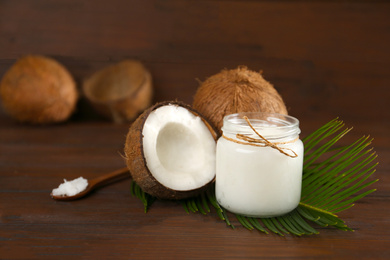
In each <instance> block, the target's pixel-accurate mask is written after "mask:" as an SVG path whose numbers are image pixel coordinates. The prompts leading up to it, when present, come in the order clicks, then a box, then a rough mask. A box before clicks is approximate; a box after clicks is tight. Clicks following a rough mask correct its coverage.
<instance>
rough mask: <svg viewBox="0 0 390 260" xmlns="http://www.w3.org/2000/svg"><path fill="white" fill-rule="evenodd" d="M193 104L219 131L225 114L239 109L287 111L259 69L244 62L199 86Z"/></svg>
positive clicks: (241, 110) (281, 112) (249, 110)
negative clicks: (248, 66) (254, 69)
mask: <svg viewBox="0 0 390 260" xmlns="http://www.w3.org/2000/svg"><path fill="white" fill-rule="evenodd" d="M192 106H193V108H194V109H196V110H197V111H199V113H201V114H202V115H203V116H204V117H205V118H206V119H207V120H208V121H209V122H211V123H212V124H213V125H214V127H215V128H216V129H218V131H219V133H221V127H222V125H223V118H224V117H225V116H226V115H229V114H234V113H239V112H269V113H279V114H287V109H286V106H285V104H284V102H283V100H282V97H281V96H280V95H279V93H278V92H277V91H276V90H275V88H274V87H273V86H272V84H271V83H269V82H268V81H266V80H265V79H264V78H263V77H262V75H261V74H260V73H258V72H255V71H251V70H249V69H248V68H247V67H245V66H240V67H238V68H237V69H232V70H222V71H221V72H220V73H218V74H215V75H213V76H211V77H209V78H208V79H207V80H206V81H204V82H203V83H202V84H201V85H200V86H199V88H198V90H197V92H196V94H195V96H194V101H193V105H192Z"/></svg>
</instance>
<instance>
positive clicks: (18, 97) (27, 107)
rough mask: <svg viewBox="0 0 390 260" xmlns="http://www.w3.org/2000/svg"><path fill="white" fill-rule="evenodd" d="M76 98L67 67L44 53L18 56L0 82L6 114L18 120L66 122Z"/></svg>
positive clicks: (76, 93) (0, 91)
mask: <svg viewBox="0 0 390 260" xmlns="http://www.w3.org/2000/svg"><path fill="white" fill-rule="evenodd" d="M77 97H78V92H77V88H76V84H75V82H74V80H73V78H72V76H71V75H70V73H69V72H68V71H67V70H66V68H65V67H64V66H62V65H61V64H60V63H58V62H57V61H55V60H54V59H51V58H48V57H44V56H38V55H29V56H25V57H22V58H20V59H19V60H17V61H16V62H15V64H13V66H11V68H10V69H9V70H8V71H7V72H6V73H5V74H4V76H3V78H2V80H1V83H0V98H1V101H2V104H3V107H4V109H5V111H6V113H8V114H9V115H10V116H11V117H13V118H15V119H16V120H18V121H20V122H27V123H32V124H49V123H57V122H62V121H65V120H67V119H68V118H69V117H70V115H71V114H72V113H73V111H74V109H75V107H76V102H77Z"/></svg>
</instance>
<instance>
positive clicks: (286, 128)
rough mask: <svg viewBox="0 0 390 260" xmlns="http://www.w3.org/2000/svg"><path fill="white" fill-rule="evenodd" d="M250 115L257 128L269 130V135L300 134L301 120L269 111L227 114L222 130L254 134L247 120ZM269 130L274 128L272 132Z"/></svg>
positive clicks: (267, 134) (277, 136)
mask: <svg viewBox="0 0 390 260" xmlns="http://www.w3.org/2000/svg"><path fill="white" fill-rule="evenodd" d="M244 116H246V117H248V119H249V121H250V123H251V124H252V126H253V127H254V128H255V129H256V130H259V131H261V130H268V133H266V134H265V135H266V136H267V137H271V138H272V137H274V138H280V137H282V136H290V135H299V133H300V132H301V131H300V129H299V120H298V119H297V118H295V117H292V116H289V115H284V114H278V113H268V112H241V113H235V114H230V115H226V116H225V117H224V119H223V126H222V131H223V132H224V133H226V132H228V133H240V134H252V133H253V130H252V129H251V128H250V126H249V125H248V123H247V122H246V121H245V119H244ZM269 130H272V133H270V131H269Z"/></svg>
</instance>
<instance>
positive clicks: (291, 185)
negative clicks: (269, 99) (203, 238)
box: [216, 112, 304, 217]
mask: <svg viewBox="0 0 390 260" xmlns="http://www.w3.org/2000/svg"><path fill="white" fill-rule="evenodd" d="M222 132H223V135H222V137H220V138H219V140H218V142H217V157H216V160H217V163H216V197H217V201H218V203H219V204H220V205H221V206H222V207H224V208H225V209H226V210H228V211H230V212H233V213H237V214H241V215H245V216H250V217H274V216H279V215H283V214H285V213H288V212H290V211H292V210H293V209H295V208H296V207H297V206H298V204H299V202H300V198H301V185H302V168H303V150H304V148H303V143H302V141H301V140H300V139H299V133H300V129H299V121H298V120H297V119H296V118H294V117H291V116H287V115H281V114H275V113H260V112H255V113H238V114H232V115H228V116H225V118H224V120H223V127H222ZM256 132H257V133H256Z"/></svg>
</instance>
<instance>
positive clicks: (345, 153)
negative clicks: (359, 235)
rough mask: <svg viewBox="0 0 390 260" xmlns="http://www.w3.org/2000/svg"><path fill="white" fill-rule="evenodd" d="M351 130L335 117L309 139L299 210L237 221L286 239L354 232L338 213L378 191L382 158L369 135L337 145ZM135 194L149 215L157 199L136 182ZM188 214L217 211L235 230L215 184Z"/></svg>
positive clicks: (189, 205)
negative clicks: (324, 231)
mask: <svg viewBox="0 0 390 260" xmlns="http://www.w3.org/2000/svg"><path fill="white" fill-rule="evenodd" d="M350 130H351V129H350V128H344V123H343V122H342V121H340V120H338V119H334V120H332V121H330V122H328V123H327V124H325V125H323V126H322V127H320V128H319V129H318V130H316V131H314V132H313V133H312V134H310V135H308V136H307V137H305V138H303V139H302V141H303V143H304V145H305V155H304V157H305V158H304V167H303V177H302V196H301V202H300V203H299V206H298V207H297V208H296V209H295V210H293V211H292V212H290V213H288V214H286V215H283V216H279V217H273V218H253V217H246V216H242V215H238V214H236V215H235V217H236V219H237V221H238V222H239V223H240V224H241V225H242V226H243V227H245V228H246V229H248V230H254V229H256V230H258V231H261V232H264V233H267V234H268V231H271V232H273V233H276V234H278V235H281V236H283V235H284V234H289V233H291V234H294V235H297V236H301V235H309V234H318V231H317V230H316V229H315V228H314V227H312V225H310V224H309V223H310V222H312V223H315V224H317V225H320V226H322V227H327V226H331V227H334V228H338V229H341V230H345V231H350V230H352V229H350V228H349V227H348V226H347V225H346V224H345V222H344V221H343V220H341V219H340V218H339V217H338V216H337V215H336V213H339V212H341V211H344V210H346V209H348V208H350V207H352V206H353V205H354V204H353V203H354V202H356V201H357V200H359V199H361V198H363V197H365V196H366V195H368V194H370V193H372V192H374V191H375V189H367V187H369V186H370V185H372V184H373V183H375V182H376V181H378V180H369V179H370V176H371V175H372V174H373V173H374V172H375V167H376V165H377V163H376V157H377V156H376V154H375V152H372V149H369V148H368V146H369V145H370V144H371V141H372V140H371V139H369V137H362V138H360V139H358V140H356V141H355V142H354V143H352V144H350V145H346V146H337V142H338V141H339V140H340V139H341V138H342V137H343V136H345V135H346V134H347V133H348V132H349V131H350ZM131 190H132V194H133V195H135V196H136V197H138V198H140V199H141V201H142V202H143V204H144V207H145V212H146V211H147V209H148V207H150V205H151V203H152V202H153V201H154V198H153V197H151V196H150V195H148V194H145V193H144V192H143V191H142V190H141V189H140V188H139V187H138V185H137V184H136V183H134V182H133V184H132V186H131ZM182 204H183V206H184V208H185V210H186V211H187V212H188V213H190V212H193V213H196V212H200V213H202V214H204V215H206V214H208V213H209V212H210V207H212V208H214V209H215V211H216V213H217V215H218V216H219V218H220V219H221V220H223V221H225V222H226V224H227V225H228V226H230V227H232V228H234V226H233V225H232V224H231V222H230V221H229V218H228V215H227V212H226V210H225V209H223V208H222V207H221V206H220V205H219V204H218V202H217V200H216V198H215V192H214V186H213V187H211V188H210V189H209V190H207V191H206V192H205V193H203V194H201V195H200V196H198V197H195V198H190V199H186V200H183V201H182ZM308 222H309V223H308Z"/></svg>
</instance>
